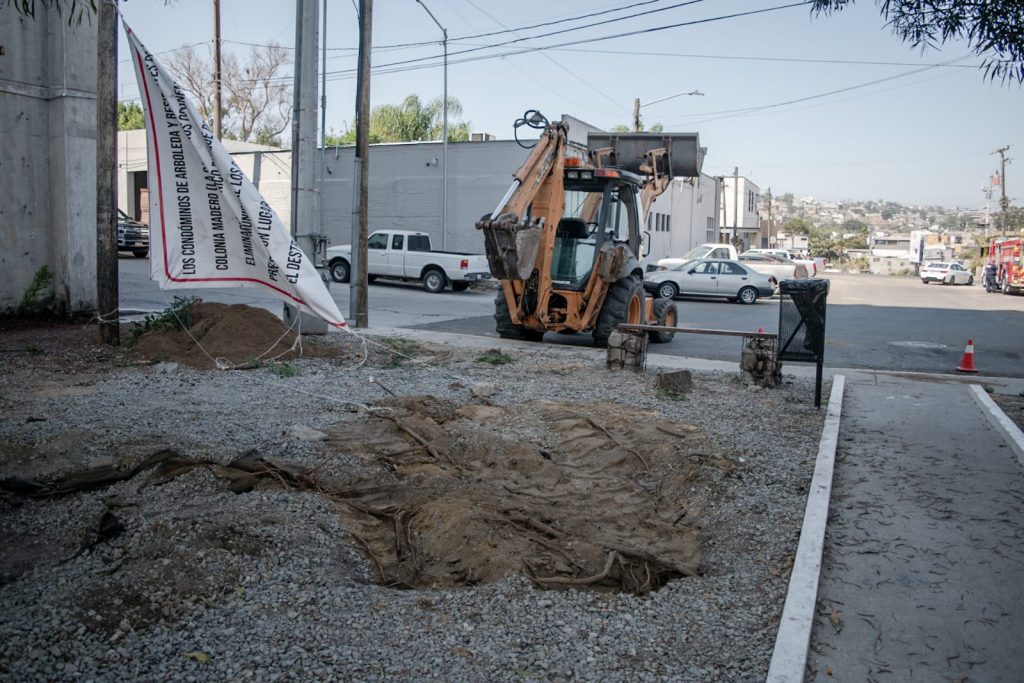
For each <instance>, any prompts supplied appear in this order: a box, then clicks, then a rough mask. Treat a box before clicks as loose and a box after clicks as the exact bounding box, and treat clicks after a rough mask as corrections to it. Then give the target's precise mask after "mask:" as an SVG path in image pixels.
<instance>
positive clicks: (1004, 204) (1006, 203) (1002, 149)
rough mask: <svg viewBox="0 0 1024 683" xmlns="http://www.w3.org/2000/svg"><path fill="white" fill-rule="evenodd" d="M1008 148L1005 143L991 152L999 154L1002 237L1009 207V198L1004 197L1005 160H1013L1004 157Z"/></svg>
mask: <svg viewBox="0 0 1024 683" xmlns="http://www.w3.org/2000/svg"><path fill="white" fill-rule="evenodd" d="M1008 149H1010V146H1009V145H1005V146H1003V147H1000V148H999V149H997V150H996V151H994V152H992V153H993V154H998V155H999V187H1000V191H1001V194H1002V196H1000V198H999V208H1000V209H1002V212H1003V219H1002V223H1003V237H1006V223H1007V217H1006V210H1007V209H1008V208H1010V202H1009V200H1007V199H1006V162H1007V161H1013V160H1012V159H1007V158H1006V151H1007V150H1008Z"/></svg>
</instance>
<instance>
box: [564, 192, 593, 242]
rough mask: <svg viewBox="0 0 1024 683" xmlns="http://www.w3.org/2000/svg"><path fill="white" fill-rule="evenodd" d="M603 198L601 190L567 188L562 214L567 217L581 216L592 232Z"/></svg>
mask: <svg viewBox="0 0 1024 683" xmlns="http://www.w3.org/2000/svg"><path fill="white" fill-rule="evenodd" d="M601 198H602V195H601V192H585V191H583V190H566V191H565V209H564V210H563V211H562V215H563V216H565V217H567V218H579V219H580V220H582V221H583V222H584V223H586V224H587V227H588V228H589V229H590V232H593V231H594V228H595V227H596V226H597V219H598V216H599V215H600V208H601Z"/></svg>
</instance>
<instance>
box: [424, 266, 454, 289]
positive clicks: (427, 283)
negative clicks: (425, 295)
mask: <svg viewBox="0 0 1024 683" xmlns="http://www.w3.org/2000/svg"><path fill="white" fill-rule="evenodd" d="M447 284H448V277H447V276H446V275H445V274H444V271H443V270H438V269H437V268H428V269H427V270H426V272H425V273H423V289H425V290H427V291H428V292H430V293H431V294H437V293H438V292H443V291H444V288H445V285H447Z"/></svg>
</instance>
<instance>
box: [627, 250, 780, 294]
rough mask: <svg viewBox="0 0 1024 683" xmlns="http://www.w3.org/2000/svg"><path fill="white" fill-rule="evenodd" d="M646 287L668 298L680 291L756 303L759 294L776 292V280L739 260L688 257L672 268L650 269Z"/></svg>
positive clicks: (645, 281) (645, 280)
mask: <svg viewBox="0 0 1024 683" xmlns="http://www.w3.org/2000/svg"><path fill="white" fill-rule="evenodd" d="M644 289H646V290H647V291H648V292H651V293H652V294H654V295H656V296H658V297H663V298H666V299H674V298H675V297H677V296H679V295H680V294H688V295H694V296H721V297H725V298H726V299H728V300H729V301H739V302H740V303H741V304H752V303H754V302H755V301H757V298H758V297H759V296H772V295H773V294H775V292H776V289H775V282H774V281H773V280H772V278H771V277H770V276H769V275H765V274H764V273H758V272H757V271H755V270H753V269H752V268H749V267H747V266H745V265H743V264H742V263H739V262H737V261H725V260H718V259H707V260H695V261H687V262H686V263H683V264H680V265H678V266H673V267H671V268H669V269H664V270H655V271H651V272H649V273H647V275H646V277H645V279H644Z"/></svg>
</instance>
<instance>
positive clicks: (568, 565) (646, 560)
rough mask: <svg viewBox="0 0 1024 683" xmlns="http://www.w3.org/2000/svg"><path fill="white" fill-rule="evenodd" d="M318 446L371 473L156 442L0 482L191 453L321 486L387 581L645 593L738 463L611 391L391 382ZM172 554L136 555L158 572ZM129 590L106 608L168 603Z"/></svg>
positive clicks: (150, 480)
mask: <svg viewBox="0 0 1024 683" xmlns="http://www.w3.org/2000/svg"><path fill="white" fill-rule="evenodd" d="M325 447H326V448H327V449H328V451H329V452H328V454H327V458H326V460H325V461H324V463H323V464H327V463H329V462H330V461H331V459H332V458H331V457H330V456H331V455H332V453H338V454H341V453H345V454H349V455H355V456H356V457H359V458H361V459H362V460H364V461H365V462H366V463H367V464H368V465H370V470H371V472H370V474H368V475H364V476H363V477H362V478H360V479H358V480H355V481H352V480H341V479H336V478H331V477H328V476H325V475H324V474H323V473H322V472H320V469H321V467H317V468H313V469H307V468H304V467H299V466H296V465H290V464H287V463H282V462H277V461H274V460H271V459H267V458H263V457H262V456H260V455H259V453H258V452H256V451H250V452H248V453H246V454H244V455H242V456H241V457H239V458H236V459H235V460H233V461H232V462H230V463H228V464H227V465H220V464H218V463H216V462H212V461H208V460H196V459H193V458H189V457H186V456H183V455H181V454H179V453H177V452H175V451H171V450H164V451H159V452H156V453H153V454H152V455H150V456H148V457H147V458H145V459H144V460H142V461H141V462H139V463H137V464H135V465H134V466H131V467H127V466H124V467H119V466H113V465H104V466H98V467H94V468H91V469H88V470H82V471H78V472H73V473H70V474H66V475H63V476H59V477H57V478H55V479H52V480H50V481H44V482H39V481H34V480H29V479H23V478H19V477H12V478H8V479H4V480H0V490H2V491H5V492H7V493H10V494H16V495H23V496H33V497H48V496H59V495H67V494H71V493H74V492H78V491H89V490H97V489H102V488H105V487H107V486H109V485H110V484H112V483H115V482H118V481H125V480H128V479H133V478H135V477H138V476H140V475H143V474H144V475H145V476H146V477H147V480H146V481H145V482H144V485H146V486H156V485H160V484H163V483H166V482H168V481H170V480H171V479H173V478H175V477H178V476H181V475H183V474H187V473H188V472H191V471H193V470H196V469H197V468H199V469H205V470H208V471H210V472H211V473H212V474H213V475H214V476H216V477H217V478H218V479H220V480H221V481H224V482H225V485H226V487H227V488H228V489H230V490H232V491H234V492H236V493H245V492H247V491H251V490H253V489H254V488H257V487H268V486H269V487H279V488H284V489H299V490H307V491H311V492H316V493H318V494H320V495H325V496H328V497H330V498H331V499H332V500H333V501H335V502H336V503H337V505H338V509H339V513H340V516H341V524H342V526H343V527H344V528H345V530H346V531H347V532H348V533H349V534H350V535H351V537H352V539H353V540H354V541H355V543H356V544H357V545H358V547H359V548H360V549H361V550H362V551H363V552H364V553H365V554H366V556H367V557H368V558H369V559H370V561H371V563H372V565H373V567H374V571H375V574H376V578H377V580H378V581H379V582H380V583H382V584H383V585H387V586H392V587H398V588H412V589H435V588H446V587H454V586H463V585H473V584H477V583H487V582H492V581H497V580H498V579H501V578H503V577H505V576H507V575H509V574H523V575H526V576H528V577H530V578H531V579H532V580H533V581H534V582H536V583H537V585H539V586H544V587H549V588H564V587H570V586H572V587H578V588H583V587H586V588H590V589H594V590H606V591H627V592H632V593H641V594H642V593H647V592H649V591H652V590H656V589H658V588H660V587H661V586H663V585H664V584H665V583H666V582H667V581H669V580H670V579H672V578H675V577H680V576H691V575H694V574H697V573H698V572H699V571H700V566H701V546H700V538H701V536H705V537H706V536H707V535H708V534H709V533H711V531H710V530H708V529H702V528H701V527H700V526H699V524H700V520H701V518H702V510H703V503H704V501H707V500H712V499H713V498H714V497H715V496H716V495H717V492H718V490H719V489H720V487H721V485H722V484H723V482H724V480H725V479H726V478H727V477H730V476H732V475H733V473H734V472H735V469H736V467H737V465H736V464H734V462H733V460H732V459H731V458H730V457H729V456H728V455H727V454H726V453H725V452H724V451H722V450H721V449H720V448H718V447H717V446H716V445H715V444H714V443H712V442H711V441H710V440H709V439H708V437H707V436H706V435H705V434H704V433H703V432H701V430H700V429H699V428H697V427H695V426H692V425H687V424H682V423H677V422H671V421H668V420H664V419H661V418H659V417H657V416H655V415H653V414H650V413H643V412H640V411H637V410H635V409H632V408H629V407H626V406H621V405H618V404H615V403H612V402H602V403H595V404H589V405H579V404H569V403H560V402H552V401H532V402H527V403H521V404H516V405H511V406H506V407H498V406H493V405H487V404H467V405H461V406H460V405H457V404H454V403H451V402H447V401H443V400H440V399H436V398H433V397H429V396H416V397H407V398H396V399H391V400H389V401H383V402H380V403H379V404H378V405H376V406H374V407H372V408H370V409H369V411H368V412H363V413H360V414H356V415H354V416H353V417H352V418H350V419H348V420H345V421H343V422H341V423H338V424H337V425H336V426H335V427H333V428H332V429H331V431H330V437H329V439H328V441H327V442H326V445H325ZM374 468H377V471H376V472H374V471H373V469H374ZM194 532H195V533H194V536H195V538H196V542H197V543H199V544H200V545H201V546H202V547H204V548H206V549H210V550H213V551H216V550H218V549H221V550H225V551H230V552H233V553H236V554H237V553H242V554H244V555H252V556H256V555H259V554H260V553H261V552H262V551H263V547H262V545H261V543H260V542H258V541H256V540H255V539H252V538H248V537H245V536H244V534H238V533H237V531H236V530H235V529H233V528H224V529H221V528H217V527H211V528H205V527H203V528H199V527H196V528H195V529H194ZM162 556H163V555H161V554H158V555H157V556H156V557H162ZM165 565H166V562H164V563H163V564H159V565H157V564H152V566H150V567H149V568H148V569H147V566H148V565H146V564H145V563H143V564H142V565H140V566H139V568H138V570H139V571H142V572H144V573H146V572H148V573H146V575H147V576H149V573H153V572H156V574H154V576H155V577H156V579H160V576H159V574H160V572H161V571H162V567H164V566H165ZM171 573H173V571H172V572H171ZM182 578H183V580H184V581H185V583H186V584H188V585H191V586H193V588H194V589H195V590H196V591H197V594H198V595H205V594H206V593H207V592H209V586H205V584H204V583H203V580H202V576H201V575H197V576H196V577H191V576H189V575H187V573H186V574H184V575H182ZM222 578H224V577H222ZM178 590H180V588H179V589H178ZM172 592H173V591H172ZM130 597H131V596H126V599H125V601H124V603H123V604H124V606H123V607H117V608H116V610H115V611H117V610H121V609H130V608H135V607H137V608H138V609H142V610H143V611H145V610H150V611H153V614H154V615H155V614H156V613H157V612H156V611H154V610H161V609H166V606H162V605H160V604H157V603H152V604H150V603H148V602H146V601H145V600H143V599H142V597H138V596H137V597H138V600H135V599H134V598H132V599H128V598H130ZM136 602H138V605H135V603H136ZM151 602H152V601H151ZM144 603H145V604H144ZM133 606H134V607H133ZM111 609H113V608H111ZM94 611H96V612H97V613H100V615H101V617H102V616H103V614H102V613H101V610H100V609H99V608H98V607H97V608H94ZM107 616H110V617H113V616H117V615H116V614H109V615H107ZM103 621H104V622H105V623H106V622H107V621H109V620H108V619H103ZM111 623H116V620H115V621H114V622H111Z"/></svg>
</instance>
